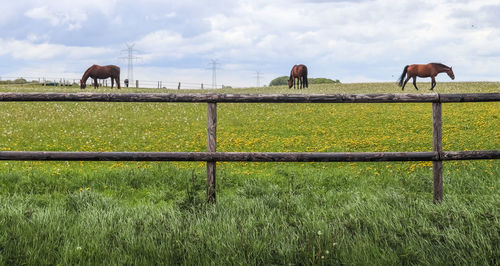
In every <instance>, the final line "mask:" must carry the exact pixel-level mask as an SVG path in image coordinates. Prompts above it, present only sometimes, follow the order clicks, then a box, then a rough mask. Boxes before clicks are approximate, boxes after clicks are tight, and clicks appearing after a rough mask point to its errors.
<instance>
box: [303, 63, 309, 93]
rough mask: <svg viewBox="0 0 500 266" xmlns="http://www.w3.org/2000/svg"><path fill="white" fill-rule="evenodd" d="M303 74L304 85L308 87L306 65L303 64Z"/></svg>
mask: <svg viewBox="0 0 500 266" xmlns="http://www.w3.org/2000/svg"><path fill="white" fill-rule="evenodd" d="M303 76H304V83H305V85H306V88H309V80H307V67H306V66H304V74H303Z"/></svg>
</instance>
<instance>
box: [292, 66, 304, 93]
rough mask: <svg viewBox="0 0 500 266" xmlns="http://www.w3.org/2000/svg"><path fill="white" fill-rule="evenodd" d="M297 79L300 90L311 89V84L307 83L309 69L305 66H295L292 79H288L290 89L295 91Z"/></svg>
mask: <svg viewBox="0 0 500 266" xmlns="http://www.w3.org/2000/svg"><path fill="white" fill-rule="evenodd" d="M295 79H298V81H297V86H298V87H299V89H302V87H306V88H307V87H309V82H308V81H307V67H306V66H304V65H294V66H293V68H292V71H290V78H289V79H288V88H291V87H292V86H293V88H294V89H295Z"/></svg>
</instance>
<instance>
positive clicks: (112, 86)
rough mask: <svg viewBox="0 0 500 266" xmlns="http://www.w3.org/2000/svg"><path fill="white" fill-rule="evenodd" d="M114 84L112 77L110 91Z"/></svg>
mask: <svg viewBox="0 0 500 266" xmlns="http://www.w3.org/2000/svg"><path fill="white" fill-rule="evenodd" d="M114 82H115V80H114V79H113V77H111V89H113V85H115V84H113V83H114Z"/></svg>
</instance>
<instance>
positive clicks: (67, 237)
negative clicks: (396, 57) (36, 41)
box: [0, 82, 500, 265]
mask: <svg viewBox="0 0 500 266" xmlns="http://www.w3.org/2000/svg"><path fill="white" fill-rule="evenodd" d="M428 85H429V84H428V83H422V84H420V85H419V87H420V88H421V90H420V91H418V92H417V91H415V90H414V89H410V88H407V91H405V92H409V93H429V90H428V89H425V90H424V88H427V86H428ZM435 91H437V92H439V93H473V92H499V91H500V83H496V82H479V83H472V82H468V83H458V82H450V83H439V84H438V85H437V87H436V88H435ZM0 92H82V90H80V89H79V88H77V87H41V86H34V85H26V86H18V87H13V86H5V87H2V86H0ZM84 92H106V93H130V92H137V93H142V92H149V93H151V92H155V93H178V92H182V93H191V92H196V93H205V92H214V91H210V90H205V91H194V90H187V91H182V90H181V91H178V90H165V89H163V90H159V89H132V88H130V89H122V90H120V91H118V90H116V89H114V90H111V89H109V88H100V89H98V90H94V89H86V90H85V91H84ZM215 92H217V93H260V94H267V93H328V94H338V93H350V94H351V93H352V94H356V93H401V90H400V88H399V87H397V85H396V84H392V83H367V84H331V85H327V86H326V85H312V86H311V87H310V88H309V89H305V90H293V89H288V88H285V87H264V88H244V89H224V90H217V91H215ZM206 109H207V106H206V104H203V103H194V104H193V103H88V102H78V103H75V102H1V103H0V151H23V150H24V151H206V141H207V140H206V124H207V121H206V120H207V117H206V112H207V111H206ZM217 114H218V121H217V151H221V152H233V151H234V152H237V151H241V152H343V151H345V152H371V151H384V152H386V151H394V152H404V151H412V152H413V151H432V108H431V104H430V103H379V104H358V103H356V104H354V103H353V104H289V103H283V104H256V103H247V104H239V103H238V104H236V103H227V104H224V103H219V104H218V105H217ZM443 149H444V150H448V151H460V150H494V149H497V150H498V149H500V103H498V102H492V103H449V104H443ZM205 167H206V166H205V163H204V162H24V161H0V264H37V265H38V264H189V265H191V264H196V265H199V264H217V265H221V264H259V265H261V264H291V265H296V264H298V265H302V264H320V265H321V264H327V265H331V264H497V263H499V260H498V258H499V257H500V193H499V191H500V162H499V161H498V160H496V161H495V160H480V161H447V162H444V173H443V176H444V185H443V187H444V192H443V196H444V200H443V202H442V203H441V204H439V205H434V204H433V203H432V189H433V180H432V163H431V162H384V163H244V162H241V163H235V162H231V163H221V162H219V163H217V204H216V205H212V204H207V203H206V202H205V198H204V197H205Z"/></svg>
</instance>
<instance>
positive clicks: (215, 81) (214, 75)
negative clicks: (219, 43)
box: [209, 59, 220, 89]
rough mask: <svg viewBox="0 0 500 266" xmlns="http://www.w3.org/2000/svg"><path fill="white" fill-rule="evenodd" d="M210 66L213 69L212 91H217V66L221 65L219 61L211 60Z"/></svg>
mask: <svg viewBox="0 0 500 266" xmlns="http://www.w3.org/2000/svg"><path fill="white" fill-rule="evenodd" d="M209 65H211V67H210V68H209V69H212V89H217V65H220V64H219V62H218V60H217V59H212V60H210V63H209Z"/></svg>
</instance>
